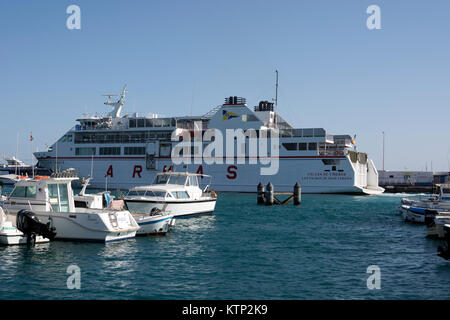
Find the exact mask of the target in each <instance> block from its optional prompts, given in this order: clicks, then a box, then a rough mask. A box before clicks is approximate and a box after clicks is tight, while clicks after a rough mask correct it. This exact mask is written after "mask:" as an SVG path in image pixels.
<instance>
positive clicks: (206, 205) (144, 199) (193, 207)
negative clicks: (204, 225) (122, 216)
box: [124, 172, 217, 218]
mask: <svg viewBox="0 0 450 320" xmlns="http://www.w3.org/2000/svg"><path fill="white" fill-rule="evenodd" d="M199 178H200V179H208V180H209V182H208V184H206V186H205V187H204V188H203V189H201V188H200V183H199V180H198V179H199ZM210 186H211V176H207V175H202V174H196V173H189V172H163V173H158V174H157V175H156V177H155V181H154V182H153V184H152V185H149V186H139V187H134V188H132V189H130V190H129V192H128V194H127V196H126V197H125V198H124V202H125V206H126V208H127V209H128V210H129V211H130V212H132V213H151V212H152V210H155V209H159V210H161V211H163V212H164V211H165V212H170V213H171V214H172V215H173V217H174V218H180V217H187V216H192V215H198V214H205V213H212V212H214V209H215V206H216V200H217V195H216V194H215V192H214V191H213V190H210Z"/></svg>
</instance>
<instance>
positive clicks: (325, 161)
mask: <svg viewBox="0 0 450 320" xmlns="http://www.w3.org/2000/svg"><path fill="white" fill-rule="evenodd" d="M322 162H323V164H324V165H326V166H330V165H339V164H341V160H339V159H322Z"/></svg>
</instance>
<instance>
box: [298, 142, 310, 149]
mask: <svg viewBox="0 0 450 320" xmlns="http://www.w3.org/2000/svg"><path fill="white" fill-rule="evenodd" d="M307 147H308V144H307V143H306V142H300V143H299V144H298V150H307Z"/></svg>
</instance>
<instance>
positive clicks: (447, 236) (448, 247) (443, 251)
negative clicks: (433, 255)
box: [437, 224, 450, 260]
mask: <svg viewBox="0 0 450 320" xmlns="http://www.w3.org/2000/svg"><path fill="white" fill-rule="evenodd" d="M443 231H444V236H443V238H444V240H445V244H444V246H438V250H437V251H438V256H440V257H442V258H444V259H445V260H449V259H450V224H445V225H444V226H443Z"/></svg>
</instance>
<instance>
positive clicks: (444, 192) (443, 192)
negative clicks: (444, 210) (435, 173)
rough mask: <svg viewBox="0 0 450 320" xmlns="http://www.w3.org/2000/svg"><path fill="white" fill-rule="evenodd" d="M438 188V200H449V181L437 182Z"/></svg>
mask: <svg viewBox="0 0 450 320" xmlns="http://www.w3.org/2000/svg"><path fill="white" fill-rule="evenodd" d="M436 187H438V188H439V201H450V183H446V184H437V185H436Z"/></svg>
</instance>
